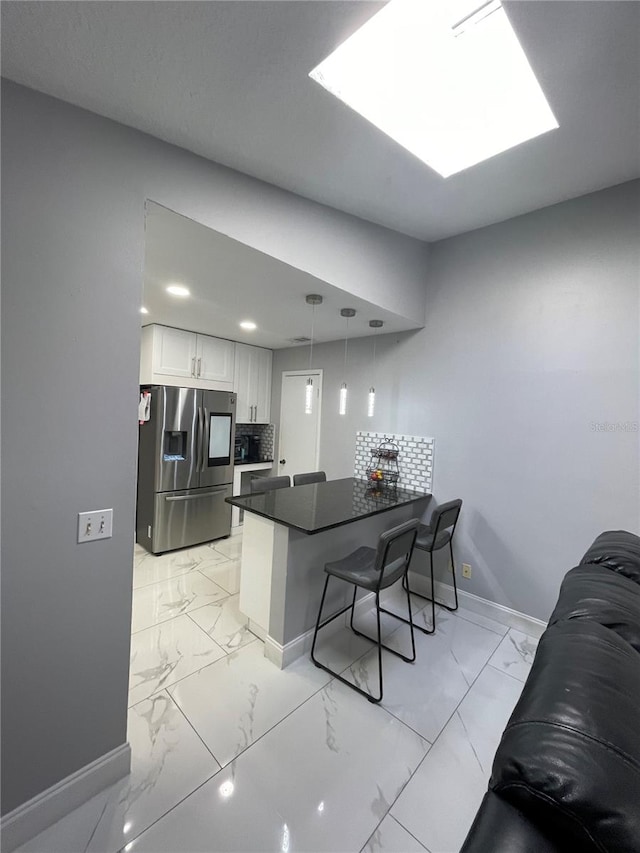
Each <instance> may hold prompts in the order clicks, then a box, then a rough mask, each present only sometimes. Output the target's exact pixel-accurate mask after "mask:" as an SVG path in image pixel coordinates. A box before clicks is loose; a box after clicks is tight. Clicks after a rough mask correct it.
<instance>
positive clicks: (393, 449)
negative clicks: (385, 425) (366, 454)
mask: <svg viewBox="0 0 640 853" xmlns="http://www.w3.org/2000/svg"><path fill="white" fill-rule="evenodd" d="M399 452H400V448H399V447H398V445H397V444H396V443H395V442H394V441H390V440H389V439H386V438H385V440H384V441H382V442H380V444H379V445H378V446H377V447H373V448H372V449H371V461H370V462H369V466H368V467H367V480H368V481H369V489H370V491H371V492H372V493H375V492H378V493H379V492H382V491H383V490H385V489H392V488H395V487H396V486H397V485H398V480H399V479H400V474H399V471H398V454H399Z"/></svg>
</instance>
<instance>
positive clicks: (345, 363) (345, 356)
mask: <svg viewBox="0 0 640 853" xmlns="http://www.w3.org/2000/svg"><path fill="white" fill-rule="evenodd" d="M346 319H347V329H346V332H345V335H344V371H343V373H344V380H345V382H346V381H347V341H348V340H349V318H348V317H347V318H346Z"/></svg>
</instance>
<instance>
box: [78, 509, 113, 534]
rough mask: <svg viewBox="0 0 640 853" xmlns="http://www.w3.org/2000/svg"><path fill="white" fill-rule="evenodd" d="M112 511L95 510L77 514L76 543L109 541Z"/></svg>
mask: <svg viewBox="0 0 640 853" xmlns="http://www.w3.org/2000/svg"><path fill="white" fill-rule="evenodd" d="M112 528H113V509H96V510H93V511H92V512H79V513H78V542H95V541H96V539H110V538H111V536H112V535H113V533H112Z"/></svg>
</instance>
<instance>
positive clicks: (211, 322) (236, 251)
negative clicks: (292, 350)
mask: <svg viewBox="0 0 640 853" xmlns="http://www.w3.org/2000/svg"><path fill="white" fill-rule="evenodd" d="M172 283H173V284H182V285H184V286H186V287H188V288H189V290H190V292H191V296H190V297H188V298H177V297H175V296H171V295H169V294H168V293H167V292H166V287H167V285H169V284H172ZM308 293H318V294H320V295H321V296H323V297H324V302H323V304H322V305H320V306H318V307H317V308H316V310H315V318H314V335H313V337H314V341H316V342H318V343H320V342H324V341H332V340H336V339H339V338H343V337H344V336H345V334H346V333H347V325H346V320H345V319H343V318H342V317H341V316H340V309H341V308H354V309H355V310H356V316H355V317H354V318H353V319H351V320H349V328H348V335H349V337H350V338H353V337H362V336H365V335H370V334H372V330H371V329H370V327H369V320H382V321H383V322H384V326H383V327H382V329H380V332H381V333H388V332H400V331H406V330H408V329H416V328H419V324H417V323H412V322H410V321H409V320H407V319H406V318H405V317H400V316H399V315H397V314H392V313H391V312H389V311H383V310H381V309H380V308H377V307H376V306H375V305H372V304H371V303H369V302H365V301H364V300H363V299H356V298H354V297H353V296H351V295H350V294H347V293H345V292H344V291H343V290H340V289H339V288H337V287H334V286H333V285H331V284H328V283H326V282H324V281H321V280H320V279H318V278H315V277H314V276H312V275H309V273H305V272H302V271H301V270H299V269H296V268H295V267H291V266H289V265H288V264H285V263H283V262H282V261H279V260H277V259H276V258H273V257H271V256H270V255H265V254H263V253H262V252H259V251H257V250H256V249H253V248H251V247H250V246H245V245H244V244H243V243H239V242H238V241H237V240H232V239H231V238H230V237H227V236H226V235H224V234H220V233H219V232H217V231H213V230H212V229H210V228H206V227H205V226H204V225H200V224H199V223H197V222H193V221H192V220H191V219H187V218H186V217H185V216H180V215H178V214H177V213H173V212H172V211H170V210H167V209H166V208H164V207H161V206H160V205H157V204H154V203H153V202H147V217H146V228H145V273H144V297H143V303H144V307H145V308H147V309H148V310H149V314H147V315H144V316H142V317H141V320H142V324H143V325H147V324H148V323H162V324H164V325H167V326H176V327H178V328H181V329H188V330H190V331H194V332H203V333H205V334H209V335H216V336H218V337H222V338H230V339H232V340H237V341H243V342H245V343H248V344H254V345H256V346H263V347H268V348H269V349H280V348H282V347H290V346H295V344H294V343H293V342H292V340H291V339H292V338H295V337H301V336H304V337H310V335H311V322H312V315H313V309H312V308H311V307H310V306H309V305H307V303H306V301H305V296H306V295H307V294H308ZM241 320H253V321H254V322H256V323H257V324H258V328H257V329H256V330H255V331H253V332H246V331H243V330H242V329H241V328H240V327H239V323H240V321H241ZM306 345H307V346H308V344H306Z"/></svg>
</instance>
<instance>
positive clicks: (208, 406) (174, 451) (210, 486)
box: [136, 385, 236, 554]
mask: <svg viewBox="0 0 640 853" xmlns="http://www.w3.org/2000/svg"><path fill="white" fill-rule="evenodd" d="M145 390H148V391H150V392H151V406H150V417H149V420H148V421H145V422H144V423H142V424H141V425H140V441H139V448H138V502H137V515H136V541H137V542H139V543H140V544H141V545H142V546H144V547H145V548H146V549H147V550H149V551H151V552H152V553H154V554H161V553H163V552H164V551H172V550H174V549H175V548H185V547H187V546H188V545H196V544H197V543H199V542H209V541H210V540H212V539H219V538H220V537H222V536H228V535H229V534H230V533H231V506H230V505H229V504H228V503H225V498H226V497H230V496H231V493H232V486H233V451H234V433H235V418H236V414H235V412H236V397H235V394H229V393H227V392H226V391H199V390H196V389H194V388H170V387H167V386H164V385H152V386H145Z"/></svg>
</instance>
